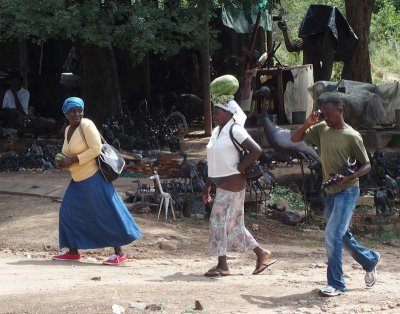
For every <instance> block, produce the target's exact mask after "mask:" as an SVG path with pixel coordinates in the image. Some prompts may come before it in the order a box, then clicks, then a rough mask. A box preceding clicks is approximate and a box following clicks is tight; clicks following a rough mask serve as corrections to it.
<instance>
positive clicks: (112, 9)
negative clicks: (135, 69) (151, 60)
mask: <svg viewBox="0 0 400 314" xmlns="http://www.w3.org/2000/svg"><path fill="white" fill-rule="evenodd" d="M67 3H68V5H66V4H65V2H64V1H60V0H41V1H40V0H39V1H24V0H2V1H0V40H1V41H7V40H11V39H15V38H25V39H29V40H31V41H33V42H37V43H41V42H44V41H46V40H47V39H51V38H63V39H71V40H73V39H75V38H80V39H81V40H82V41H83V42H84V43H94V44H96V45H98V46H101V47H111V46H113V47H118V48H121V49H124V50H128V51H130V52H131V53H132V54H133V55H137V56H138V57H139V58H140V57H143V56H144V55H146V54H147V53H148V52H153V53H155V54H160V55H164V56H168V55H173V54H176V53H177V52H178V51H179V50H180V49H182V48H192V47H200V46H201V45H202V44H203V42H204V38H205V36H209V34H203V32H201V31H199V30H201V28H202V25H203V24H204V22H203V21H202V15H201V14H200V13H201V11H200V8H199V6H190V5H189V4H188V5H187V8H180V7H177V8H171V9H168V10H167V9H160V8H159V7H158V6H155V5H154V4H153V2H151V1H149V2H148V1H135V2H133V3H127V2H124V1H117V0H106V1H105V6H104V7H102V6H100V2H99V1H98V0H86V1H69V2H67ZM210 35H211V39H213V38H214V36H215V32H213V31H212V32H210ZM212 44H214V45H215V43H214V42H213V41H212Z"/></svg>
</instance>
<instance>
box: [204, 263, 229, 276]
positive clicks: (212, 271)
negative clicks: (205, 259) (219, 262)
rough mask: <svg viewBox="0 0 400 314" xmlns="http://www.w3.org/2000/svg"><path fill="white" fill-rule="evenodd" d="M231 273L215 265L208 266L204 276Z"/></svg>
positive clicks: (227, 274)
mask: <svg viewBox="0 0 400 314" xmlns="http://www.w3.org/2000/svg"><path fill="white" fill-rule="evenodd" d="M230 274H231V273H230V272H229V270H222V269H219V268H217V266H215V267H213V268H210V269H209V270H208V271H207V272H206V273H205V274H204V276H206V277H218V276H229V275H230Z"/></svg>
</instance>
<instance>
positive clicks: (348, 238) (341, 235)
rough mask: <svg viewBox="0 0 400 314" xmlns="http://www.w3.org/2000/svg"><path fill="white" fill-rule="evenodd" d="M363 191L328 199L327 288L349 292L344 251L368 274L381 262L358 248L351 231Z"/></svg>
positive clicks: (352, 190) (353, 191) (326, 234)
mask: <svg viewBox="0 0 400 314" xmlns="http://www.w3.org/2000/svg"><path fill="white" fill-rule="evenodd" d="M359 195H360V189H359V187H358V186H355V187H352V188H349V189H345V190H342V191H340V192H338V193H336V194H333V195H328V196H327V197H326V198H325V209H324V217H325V220H326V227H325V246H326V254H327V255H328V273H327V278H328V285H330V286H332V287H334V288H336V289H339V290H341V291H346V287H345V282H344V279H343V271H342V247H344V248H345V249H346V251H348V252H349V253H350V255H351V256H352V257H353V258H354V259H355V260H356V261H357V262H358V263H359V264H360V265H361V266H362V268H363V269H364V270H365V271H367V272H369V271H372V270H373V269H374V267H375V265H376V264H377V262H378V255H377V254H376V253H375V252H373V251H368V250H366V249H365V248H364V247H362V246H361V245H359V244H358V243H357V241H356V239H354V237H353V235H352V234H351V233H350V231H349V224H350V220H351V217H352V216H353V213H354V208H355V207H356V204H357V200H358V197H359Z"/></svg>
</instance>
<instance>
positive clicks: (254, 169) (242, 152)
mask: <svg viewBox="0 0 400 314" xmlns="http://www.w3.org/2000/svg"><path fill="white" fill-rule="evenodd" d="M235 124H237V123H234V124H232V125H231V128H230V129H229V136H230V137H231V140H232V143H233V145H234V146H235V148H236V149H237V150H238V152H239V160H240V162H242V161H243V160H244V159H245V158H246V157H247V155H248V154H249V151H248V150H247V149H245V148H244V147H243V146H242V145H240V143H239V142H238V141H237V140H236V139H235V138H234V137H233V132H232V129H233V126H234V125H235ZM245 172H246V179H247V180H257V179H258V178H260V177H261V176H262V175H263V169H262V168H261V165H260V164H259V162H258V160H256V161H254V162H253V163H252V164H251V165H250V166H249V167H247V168H246V170H245Z"/></svg>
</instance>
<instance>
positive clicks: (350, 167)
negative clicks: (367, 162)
mask: <svg viewBox="0 0 400 314" xmlns="http://www.w3.org/2000/svg"><path fill="white" fill-rule="evenodd" d="M356 164H357V161H356V160H355V161H354V162H353V163H350V157H349V158H347V161H346V162H345V163H344V164H343V168H342V175H344V176H349V175H352V174H353V173H354V172H356V171H357V168H358V167H357V165H356ZM339 183H340V174H339V173H332V174H331V177H330V178H329V179H328V180H327V181H326V182H324V183H322V188H323V189H325V188H329V187H330V186H332V185H337V184H339Z"/></svg>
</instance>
